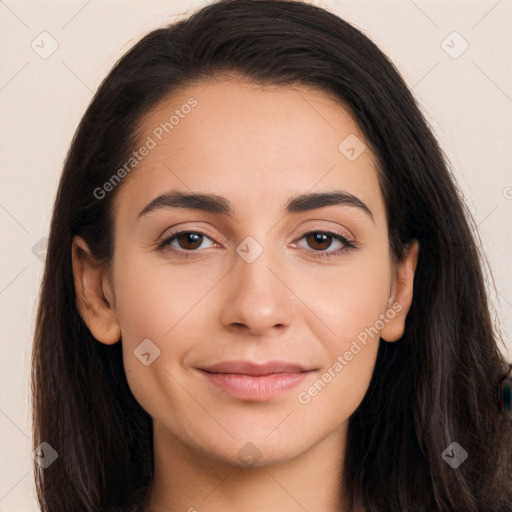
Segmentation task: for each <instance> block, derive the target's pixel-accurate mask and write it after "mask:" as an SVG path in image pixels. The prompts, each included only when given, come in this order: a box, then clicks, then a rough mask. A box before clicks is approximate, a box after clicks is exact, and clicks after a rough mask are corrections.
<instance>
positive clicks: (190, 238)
mask: <svg viewBox="0 0 512 512" xmlns="http://www.w3.org/2000/svg"><path fill="white" fill-rule="evenodd" d="M194 238H195V240H194ZM182 240H184V244H182V243H181V242H182ZM180 245H185V248H186V249H196V248H197V247H199V246H200V245H201V235H199V234H197V233H185V234H184V235H180ZM187 245H192V246H193V247H187Z"/></svg>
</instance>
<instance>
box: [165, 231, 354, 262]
mask: <svg viewBox="0 0 512 512" xmlns="http://www.w3.org/2000/svg"><path fill="white" fill-rule="evenodd" d="M190 233H194V234H197V235H200V236H202V237H204V238H207V239H209V240H210V241H211V242H212V243H213V244H214V245H217V246H218V245H219V243H218V242H217V241H216V240H215V239H214V238H213V237H212V236H210V235H208V234H206V233H204V232H203V231H201V230H200V229H198V230H196V229H193V228H190V229H183V228H182V229H176V230H175V231H171V233H169V234H168V235H166V236H164V237H162V238H161V239H160V240H159V241H158V242H157V249H159V250H169V251H170V252H174V253H178V254H180V255H181V256H184V257H194V256H196V255H198V254H199V253H200V252H202V251H203V250H204V249H190V250H186V249H180V248H176V247H173V246H171V245H170V242H171V239H175V237H177V236H179V235H182V234H190ZM314 233H323V234H326V235H328V236H330V237H332V238H334V239H335V240H337V241H338V242H340V243H341V244H343V246H342V247H341V248H339V249H336V250H314V249H308V248H304V247H300V249H301V250H303V251H305V252H307V253H309V254H313V255H314V257H315V258H330V257H336V256H341V255H343V254H344V253H346V252H348V251H350V250H354V249H357V248H358V247H359V244H358V243H357V242H356V241H355V240H354V239H353V238H352V237H349V236H346V235H344V234H342V233H339V232H337V231H335V230H330V229H321V228H313V229H309V230H307V231H305V232H303V233H302V234H301V235H300V236H299V238H296V239H295V241H294V242H293V247H297V244H296V241H300V240H302V239H303V238H305V237H306V236H308V235H311V234H314Z"/></svg>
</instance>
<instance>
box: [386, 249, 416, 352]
mask: <svg viewBox="0 0 512 512" xmlns="http://www.w3.org/2000/svg"><path fill="white" fill-rule="evenodd" d="M418 252H419V244H418V241H417V240H413V241H412V242H411V243H410V244H409V246H408V249H407V254H406V256H405V257H404V258H403V260H402V261H401V262H399V263H398V264H397V265H396V268H395V270H394V274H393V277H392V282H391V295H390V298H389V300H388V304H389V306H388V308H387V310H386V317H387V318H388V321H387V322H386V323H385V325H384V327H383V329H382V330H381V332H380V337H381V338H382V339H383V340H384V341H388V342H392V341H398V340H399V339H400V338H401V337H402V336H403V334H404V330H405V318H406V317H407V313H408V312H409V309H410V307H411V303H412V295H413V281H414V272H415V270H416V264H417V263H418ZM390 311H394V312H395V315H391V314H390V313H389V312H390Z"/></svg>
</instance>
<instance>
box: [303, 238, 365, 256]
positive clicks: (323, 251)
mask: <svg viewBox="0 0 512 512" xmlns="http://www.w3.org/2000/svg"><path fill="white" fill-rule="evenodd" d="M300 240H305V241H306V244H307V246H308V247H307V249H309V252H310V253H312V254H313V255H314V256H315V257H321V258H323V257H326V258H331V257H336V256H342V255H343V254H344V253H346V252H348V251H351V250H353V249H357V245H356V243H355V242H353V241H351V240H349V239H348V238H346V237H344V236H343V235H340V234H339V233H330V232H328V231H310V232H309V233H306V234H304V235H303V236H302V238H301V239H300ZM333 242H334V246H333V247H331V246H332V245H333ZM336 243H337V244H338V246H336ZM329 248H330V250H327V249H329Z"/></svg>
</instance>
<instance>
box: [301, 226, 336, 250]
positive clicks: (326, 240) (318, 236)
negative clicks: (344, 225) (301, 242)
mask: <svg viewBox="0 0 512 512" xmlns="http://www.w3.org/2000/svg"><path fill="white" fill-rule="evenodd" d="M304 236H305V238H306V240H307V241H308V245H309V246H310V247H311V248H312V249H314V250H317V251H323V250H325V249H328V248H329V246H330V245H331V243H332V240H333V238H334V237H333V236H332V235H330V234H329V233H323V232H321V231H315V232H313V233H308V234H307V235H304Z"/></svg>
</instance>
